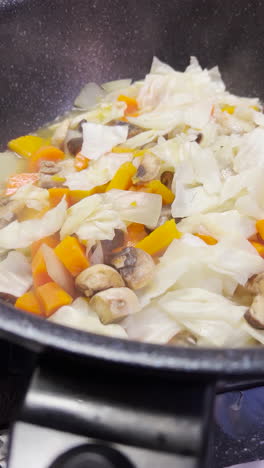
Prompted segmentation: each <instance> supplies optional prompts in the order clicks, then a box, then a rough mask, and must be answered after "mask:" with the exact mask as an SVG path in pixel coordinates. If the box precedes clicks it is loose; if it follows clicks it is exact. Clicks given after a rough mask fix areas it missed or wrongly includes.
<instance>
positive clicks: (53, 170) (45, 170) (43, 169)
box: [39, 161, 60, 175]
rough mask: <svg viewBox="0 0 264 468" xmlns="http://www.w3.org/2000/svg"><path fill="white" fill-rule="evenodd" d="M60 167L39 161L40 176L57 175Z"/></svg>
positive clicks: (51, 162)
mask: <svg viewBox="0 0 264 468" xmlns="http://www.w3.org/2000/svg"><path fill="white" fill-rule="evenodd" d="M59 171H60V167H59V166H58V164H56V163H55V162H53V161H41V162H40V169H39V172H40V174H48V175H54V174H58V172H59Z"/></svg>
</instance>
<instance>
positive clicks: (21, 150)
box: [8, 135, 49, 158]
mask: <svg viewBox="0 0 264 468" xmlns="http://www.w3.org/2000/svg"><path fill="white" fill-rule="evenodd" d="M48 144H49V140H47V139H44V138H41V137H38V136H35V135H25V136H22V137H19V138H16V139H15V140H11V141H9V143H8V148H10V149H11V150H12V151H15V153H18V154H20V156H24V157H26V158H30V157H31V156H32V155H33V154H34V153H35V152H36V151H37V150H38V149H39V148H40V147H41V146H44V145H48Z"/></svg>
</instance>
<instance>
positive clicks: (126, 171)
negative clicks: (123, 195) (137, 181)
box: [106, 162, 137, 192]
mask: <svg viewBox="0 0 264 468" xmlns="http://www.w3.org/2000/svg"><path fill="white" fill-rule="evenodd" d="M136 172H137V169H136V168H135V166H134V165H133V164H132V163H131V162H125V163H124V164H122V166H120V167H119V169H118V170H117V171H116V173H115V175H114V177H113V179H112V180H111V181H110V182H109V184H108V185H107V187H106V192H108V190H112V189H119V190H127V189H128V188H129V187H130V186H131V185H132V177H133V175H135V173H136Z"/></svg>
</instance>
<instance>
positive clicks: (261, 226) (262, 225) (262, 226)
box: [256, 219, 264, 240]
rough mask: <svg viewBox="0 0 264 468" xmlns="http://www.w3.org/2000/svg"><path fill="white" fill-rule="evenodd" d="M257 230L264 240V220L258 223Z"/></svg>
mask: <svg viewBox="0 0 264 468" xmlns="http://www.w3.org/2000/svg"><path fill="white" fill-rule="evenodd" d="M256 229H257V231H258V233H259V235H260V237H261V239H263V240H264V219H259V220H258V221H257V222H256Z"/></svg>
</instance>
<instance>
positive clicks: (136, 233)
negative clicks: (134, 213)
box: [125, 223, 148, 247]
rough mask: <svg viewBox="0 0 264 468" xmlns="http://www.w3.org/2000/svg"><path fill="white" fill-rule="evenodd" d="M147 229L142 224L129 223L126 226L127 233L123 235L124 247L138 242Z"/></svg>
mask: <svg viewBox="0 0 264 468" xmlns="http://www.w3.org/2000/svg"><path fill="white" fill-rule="evenodd" d="M147 235H148V234H147V231H146V229H145V226H144V224H139V223H131V224H129V226H128V227H127V233H126V236H125V245H126V247H131V246H132V247H134V246H135V245H136V244H137V243H138V242H140V241H141V240H142V239H144V237H146V236H147Z"/></svg>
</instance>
